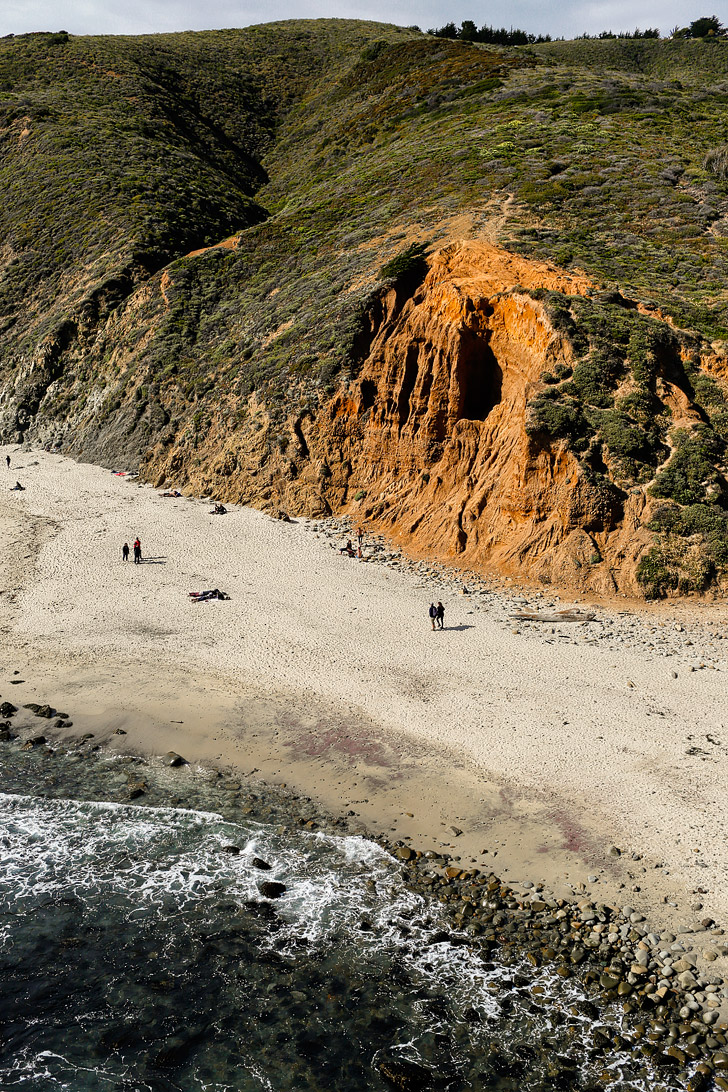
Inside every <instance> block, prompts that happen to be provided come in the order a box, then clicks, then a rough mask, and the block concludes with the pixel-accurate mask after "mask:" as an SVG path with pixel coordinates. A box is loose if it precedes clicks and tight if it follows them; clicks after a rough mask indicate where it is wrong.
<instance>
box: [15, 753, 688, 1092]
mask: <svg viewBox="0 0 728 1092" xmlns="http://www.w3.org/2000/svg"><path fill="white" fill-rule="evenodd" d="M130 768H131V770H132V775H133V776H134V777H139V776H142V775H143V777H144V780H145V781H146V783H147V796H146V798H145V800H148V802H144V803H139V804H137V803H125V802H121V801H120V797H122V796H123V795H124V786H125V785H126V783H127V781H128V779H129V776H130ZM0 778H1V780H0V786H2V787H3V788H4V789H5V791H4V792H3V793H1V794H0V853H1V856H0V961H1V968H0V972H1V973H0V984H1V985H0V1088H1V1089H3V1090H6V1089H15V1088H18V1089H21V1088H22V1089H23V1090H25V1092H53V1090H56V1089H68V1090H71V1092H108V1090H115V1092H147V1090H149V1092H173V1090H176V1092H199V1090H207V1092H233V1090H234V1092H248V1090H250V1092H254V1090H256V1092H257V1090H260V1089H266V1090H271V1092H288V1090H300V1092H304V1090H314V1089H315V1090H321V1092H324V1090H326V1092H338V1090H341V1092H358V1090H360V1089H361V1090H375V1092H376V1090H380V1089H381V1090H385V1089H390V1090H391V1089H392V1088H393V1087H401V1088H408V1089H416V1088H423V1089H424V1088H433V1089H440V1090H447V1092H457V1090H461V1089H463V1090H464V1089H483V1090H486V1089H487V1090H493V1092H538V1090H541V1089H543V1090H545V1089H557V1088H564V1089H570V1088H573V1089H587V1088H594V1087H597V1086H598V1087H600V1088H605V1087H608V1086H609V1084H610V1083H614V1084H615V1085H616V1087H619V1088H620V1090H625V1089H651V1090H654V1089H655V1088H656V1087H658V1084H657V1083H656V1082H655V1080H654V1078H653V1076H652V1075H651V1074H650V1073H649V1072H648V1071H647V1069H645V1068H644V1067H645V1066H646V1065H647V1061H646V1059H641V1060H638V1061H634V1060H631V1059H630V1058H629V1057H628V1055H627V1054H625V1053H624V1052H621V1053H620V1052H618V1051H615V1052H614V1053H613V1055H612V1056H607V1058H606V1059H605V1057H604V1055H603V1054H601V1053H599V1052H597V1051H595V1050H594V1048H593V1045H592V1038H591V1036H592V1031H593V1019H592V1018H591V1017H590V1016H589V1015H587V1014H585V1011H584V1010H585V1008H586V1010H588V1006H585V1005H584V997H583V994H582V993H580V991H579V988H578V987H577V986H576V985H574V984H573V983H572V982H563V981H562V980H560V979H558V978H556V976H554V975H553V974H552V973H551V972H550V971H548V970H543V969H540V970H537V969H535V968H532V967H530V966H528V969H526V967H525V966H523V965H520V964H516V965H507V964H505V963H503V962H499V961H498V960H497V959H493V958H489V957H487V956H485V955H483V954H482V953H481V952H479V951H478V949H477V946H476V944H474V943H473V941H472V938H470V937H468V936H467V935H466V934H457V933H453V932H452V930H451V927H450V926H449V925H448V923H447V921H446V918H445V916H444V911H443V909H442V907H441V906H440V904H439V903H437V902H430V901H427V900H426V899H425V898H423V897H422V896H421V895H419V894H416V893H414V892H412V891H411V890H409V889H408V888H407V887H406V886H405V885H404V883H403V880H402V876H401V868H400V867H399V866H398V864H397V862H395V861H394V860H393V859H392V858H391V857H390V856H389V855H388V854H387V853H386V852H385V851H384V850H383V849H381V848H380V847H379V846H378V845H376V844H375V843H374V842H372V841H369V840H368V839H366V838H362V837H355V836H343V835H337V834H335V833H324V832H321V831H308V830H301V829H300V827H299V826H298V825H297V824H296V822H295V816H294V815H293V814H290V815H287V814H286V809H287V808H288V809H289V810H290V809H292V808H293V805H292V804H286V802H285V801H280V800H278V801H276V802H275V803H274V804H273V805H271V803H270V801H269V800H267V799H266V797H265V793H264V791H263V795H262V796H261V795H258V796H256V795H255V794H253V797H252V799H253V801H255V802H256V805H257V806H256V807H251V806H250V799H249V798H248V796H246V794H245V792H241V793H236V792H235V791H233V792H232V793H231V791H230V788H229V786H227V785H224V784H222V783H221V782H220V779H215V778H211V777H210V776H209V775H206V774H203V773H198V774H195V773H194V772H192V771H185V772H180V771H169V770H165V769H154V768H153V767H148V766H146V765H143V766H134V765H132V766H131V767H130V766H129V760H126V761H118V760H117V761H114V760H112V759H108V758H103V757H99V756H87V757H84V758H80V756H79V755H77V754H69V755H55V756H49V755H47V754H45V755H43V754H40V753H39V751H38V749H36V750H35V751H29V752H22V751H20V750H19V749H18V747H17V744H15V745H13V744H0ZM180 786H183V788H181V789H180ZM180 791H181V792H182V794H183V797H184V801H183V802H184V806H182V804H181V803H180V804H179V805H178V806H164V805H163V804H162V803H160V802H155V801H162V800H164V799H165V798H166V799H171V800H179V799H180V798H179V795H178V794H179V792H180ZM176 794H177V795H176ZM261 813H262V814H263V815H264V818H261V817H260V815H261ZM287 820H288V821H287ZM226 847H235V849H236V850H238V851H239V852H234V851H232V850H230V849H229V848H226ZM256 857H257V858H260V859H262V860H264V861H265V862H267V863H269V864H270V866H271V868H270V870H268V871H262V870H261V869H260V868H259V867H257V866H256V865H255V863H254V858H256ZM270 880H275V881H279V882H281V883H283V884H285V887H286V890H285V893H284V894H283V896H282V897H280V898H278V899H269V898H266V897H264V895H263V894H262V893H261V884H262V883H263V882H264V881H270ZM397 1080H399V1081H400V1082H402V1081H408V1082H409V1083H405V1084H403V1083H400V1084H399V1085H397V1083H396V1082H397ZM393 1082H394V1083H393ZM596 1082H598V1085H597V1084H596ZM659 1087H663V1085H662V1084H660V1085H659ZM665 1087H666V1086H665Z"/></svg>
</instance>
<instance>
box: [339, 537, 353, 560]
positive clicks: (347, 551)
mask: <svg viewBox="0 0 728 1092" xmlns="http://www.w3.org/2000/svg"><path fill="white" fill-rule="evenodd" d="M339 553H340V554H348V555H349V557H356V551H355V550H354V547H353V546H352V544H351V539H350V538H349V539H347V540H346V546H342V547H341V549H340V550H339Z"/></svg>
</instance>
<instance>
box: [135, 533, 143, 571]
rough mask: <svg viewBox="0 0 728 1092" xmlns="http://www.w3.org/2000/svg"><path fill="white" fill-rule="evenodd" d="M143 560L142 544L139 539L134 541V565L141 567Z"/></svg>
mask: <svg viewBox="0 0 728 1092" xmlns="http://www.w3.org/2000/svg"><path fill="white" fill-rule="evenodd" d="M141 560H142V544H141V542H140V541H139V539H138V538H135V539H134V564H135V565H140V564H141Z"/></svg>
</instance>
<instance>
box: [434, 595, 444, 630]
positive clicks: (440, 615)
mask: <svg viewBox="0 0 728 1092" xmlns="http://www.w3.org/2000/svg"><path fill="white" fill-rule="evenodd" d="M435 617H436V618H437V628H438V629H444V626H445V608H444V607H443V605H442V603H441V602H440V601H439V599H438V601H437V607H436V608H435Z"/></svg>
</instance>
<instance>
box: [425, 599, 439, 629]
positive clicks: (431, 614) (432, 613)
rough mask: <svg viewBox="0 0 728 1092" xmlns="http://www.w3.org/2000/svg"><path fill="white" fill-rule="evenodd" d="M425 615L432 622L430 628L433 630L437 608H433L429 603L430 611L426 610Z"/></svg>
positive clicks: (433, 605)
mask: <svg viewBox="0 0 728 1092" xmlns="http://www.w3.org/2000/svg"><path fill="white" fill-rule="evenodd" d="M427 613H428V614H429V616H430V621H431V622H432V628H433V629H434V628H435V622H436V621H437V607H436V606H435V604H434V603H430V609H429V610H428V612H427Z"/></svg>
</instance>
